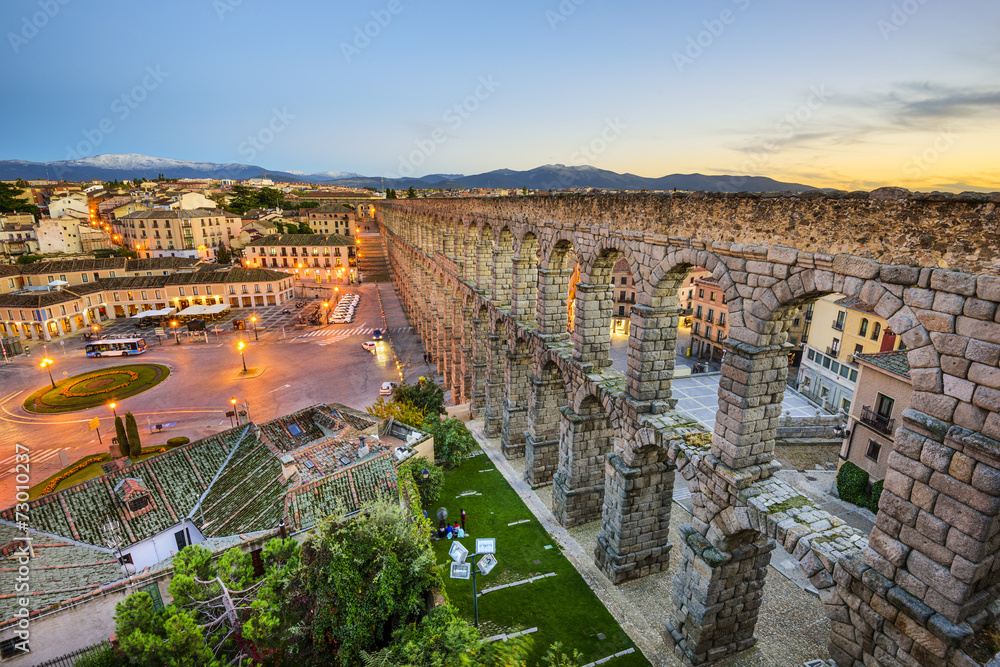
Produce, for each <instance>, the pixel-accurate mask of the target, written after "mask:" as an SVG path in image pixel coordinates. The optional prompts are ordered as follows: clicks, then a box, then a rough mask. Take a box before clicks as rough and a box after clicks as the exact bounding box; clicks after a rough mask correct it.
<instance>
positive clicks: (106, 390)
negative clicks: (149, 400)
mask: <svg viewBox="0 0 1000 667" xmlns="http://www.w3.org/2000/svg"><path fill="white" fill-rule="evenodd" d="M130 373H134V374H135V375H136V376H138V377H136V378H135V379H133V378H132V375H131V374H130ZM168 375H170V369H169V368H167V367H166V366H162V365H160V364H123V365H120V366H110V367H108V368H100V369H95V370H92V371H88V372H86V373H80V374H78V375H73V376H71V377H68V378H66V379H64V380H59V381H58V382H56V388H55V389H53V388H52V385H51V384H47V385H45V387H43V388H42V389H39V390H38V391H36V392H34V393H33V394H31V395H30V396H28V398H26V399H25V400H24V404H23V406H24V409H25V410H27V411H28V412H35V413H42V414H54V413H61V412H73V411H76V410H86V409H88V408H93V407H96V406H99V405H104V404H106V403H108V402H109V401H112V400H121V399H123V398H128V397H129V396H135V395H136V394H139V393H142V392H144V391H146V390H147V389H151V388H152V387H155V386H156V385H158V384H159V383H160V382H163V381H164V380H166V379H167V376H168ZM67 388H68V389H69V390H70V391H72V392H73V393H74V394H90V395H88V396H66V395H64V394H63V393H62V392H63V390H64V389H67Z"/></svg>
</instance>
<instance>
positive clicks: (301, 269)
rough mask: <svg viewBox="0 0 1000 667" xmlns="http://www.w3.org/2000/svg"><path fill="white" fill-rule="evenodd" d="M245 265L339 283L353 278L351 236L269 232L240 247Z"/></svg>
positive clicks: (308, 279)
mask: <svg viewBox="0 0 1000 667" xmlns="http://www.w3.org/2000/svg"><path fill="white" fill-rule="evenodd" d="M243 255H244V265H245V266H246V267H247V268H268V269H273V270H275V271H284V272H286V273H290V274H292V275H293V276H294V277H295V278H296V279H297V280H303V281H309V282H317V283H323V282H326V283H333V282H336V283H341V282H350V281H353V280H355V279H356V277H357V271H356V259H355V245H354V239H353V238H349V237H347V236H342V235H338V234H271V235H269V236H265V237H264V238H262V239H258V240H256V241H253V242H251V244H250V245H248V246H246V247H245V248H244V249H243Z"/></svg>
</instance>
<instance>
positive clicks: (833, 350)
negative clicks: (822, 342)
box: [826, 346, 840, 359]
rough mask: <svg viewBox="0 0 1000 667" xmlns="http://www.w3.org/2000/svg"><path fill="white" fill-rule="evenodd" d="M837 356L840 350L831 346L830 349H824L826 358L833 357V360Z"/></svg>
mask: <svg viewBox="0 0 1000 667" xmlns="http://www.w3.org/2000/svg"><path fill="white" fill-rule="evenodd" d="M839 354H840V348H839V347H833V346H831V347H828V348H826V356H828V357H833V358H834V359H836V358H837V356H838V355H839Z"/></svg>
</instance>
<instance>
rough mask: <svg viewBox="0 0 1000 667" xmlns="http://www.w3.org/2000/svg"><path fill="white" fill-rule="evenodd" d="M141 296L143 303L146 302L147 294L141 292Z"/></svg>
mask: <svg viewBox="0 0 1000 667" xmlns="http://www.w3.org/2000/svg"><path fill="white" fill-rule="evenodd" d="M139 295H140V296H141V297H142V300H143V301H145V300H146V293H145V292H139Z"/></svg>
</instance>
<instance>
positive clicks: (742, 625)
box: [663, 523, 774, 665]
mask: <svg viewBox="0 0 1000 667" xmlns="http://www.w3.org/2000/svg"><path fill="white" fill-rule="evenodd" d="M680 534H681V540H682V544H681V548H682V551H681V553H682V557H681V567H680V570H679V571H678V572H677V574H675V575H674V591H673V618H668V620H667V623H666V627H665V629H664V632H663V638H664V640H665V641H666V642H667V644H668V645H669V646H670V647H672V648H674V649H676V650H677V651H679V652H680V653H681V655H683V656H684V658H685V659H686V660H687V662H688V663H689V664H691V665H702V664H706V663H714V662H716V661H718V660H721V659H723V658H726V657H728V656H731V655H734V654H736V653H739V652H740V651H743V650H745V649H748V648H750V647H751V646H753V645H754V644H756V643H757V638H756V637H755V636H754V633H753V632H754V627H755V626H756V624H757V612H758V610H759V608H760V600H761V597H762V596H763V588H764V577H765V576H766V575H767V564H768V562H769V561H770V560H771V550H772V549H774V542H773V541H772V540H770V539H767V538H764V537H762V536H760V535H757V536H756V537H757V539H754V540H752V541H749V542H747V543H745V544H742V545H740V546H736V547H732V548H731V549H730V550H729V551H725V552H723V551H720V550H719V549H716V548H715V547H714V546H712V544H711V542H709V541H708V540H707V539H705V538H704V537H702V535H701V534H699V533H698V531H697V530H695V528H694V527H693V526H692V525H691V524H688V523H686V524H683V525H682V526H680Z"/></svg>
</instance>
